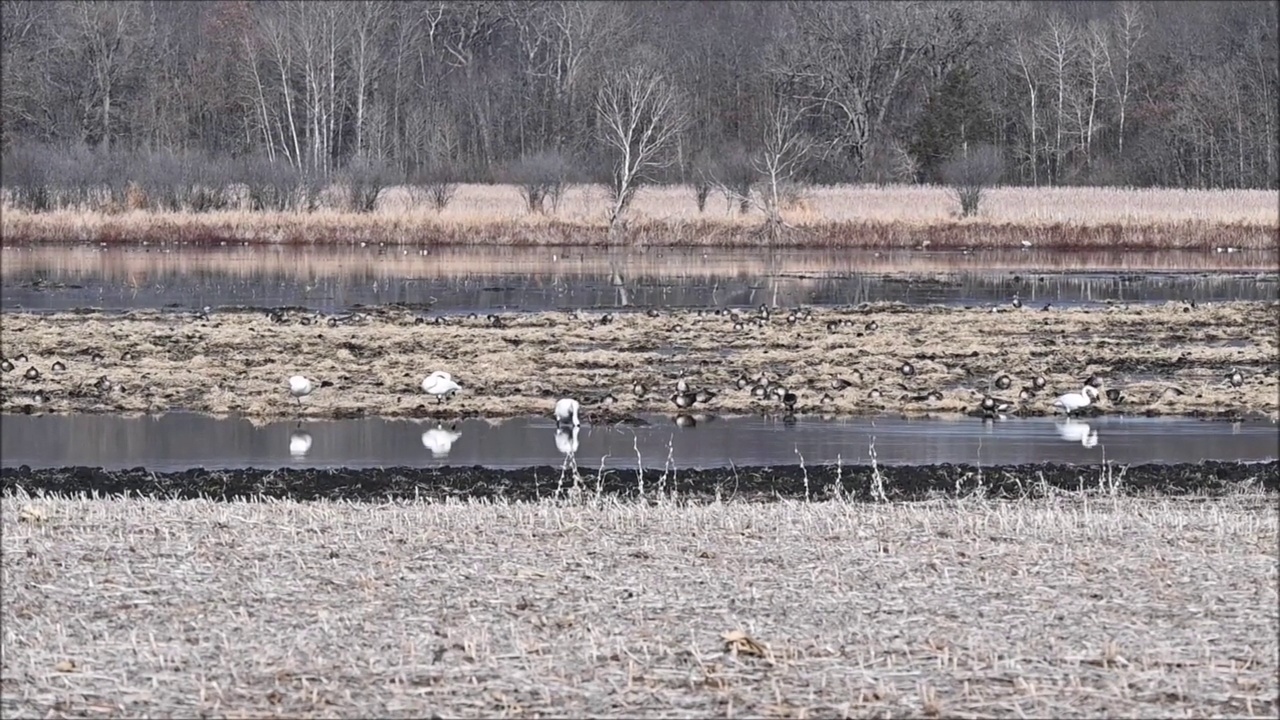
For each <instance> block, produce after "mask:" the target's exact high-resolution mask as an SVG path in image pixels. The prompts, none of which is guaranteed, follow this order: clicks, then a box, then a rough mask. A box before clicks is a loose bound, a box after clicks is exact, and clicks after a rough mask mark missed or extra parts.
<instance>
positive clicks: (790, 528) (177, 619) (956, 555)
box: [0, 494, 1280, 718]
mask: <svg viewBox="0 0 1280 720" xmlns="http://www.w3.org/2000/svg"><path fill="white" fill-rule="evenodd" d="M0 522H2V524H3V526H4V528H5V532H4V533H3V535H2V536H0V538H2V542H3V548H2V549H3V552H2V553H0V563H2V564H3V573H4V578H5V582H4V583H3V584H2V585H0V592H3V603H0V608H2V612H3V623H2V624H0V626H2V627H3V628H4V647H5V672H4V680H3V690H4V697H5V706H6V713H5V714H6V717H13V718H18V717H47V716H49V715H50V714H59V715H76V716H80V715H85V714H90V713H92V714H95V715H97V714H102V715H115V716H135V717H136V716H196V715H201V714H204V715H209V714H212V715H228V716H234V717H266V716H273V717H274V716H288V717H321V716H323V717H423V716H426V715H429V714H433V713H434V714H438V715H440V716H444V717H461V716H467V717H472V716H475V717H495V716H499V715H504V714H516V713H519V714H521V715H525V716H533V717H546V716H577V717H616V716H627V717H637V716H643V717H711V716H722V715H724V716H729V715H746V716H759V717H764V716H778V717H805V716H812V717H882V716H894V717H904V716H912V717H920V716H944V717H1014V716H1019V717H1025V716H1033V717H1098V716H1102V715H1118V716H1127V717H1157V716H1161V717H1163V716H1196V717H1217V716H1236V717H1274V716H1275V714H1276V711H1277V703H1276V698H1277V692H1278V687H1277V672H1276V656H1277V652H1278V647H1277V637H1280V633H1278V632H1277V631H1278V628H1277V627H1276V614H1275V608H1276V603H1277V601H1278V598H1277V593H1276V587H1277V574H1276V563H1275V546H1276V542H1277V523H1276V514H1275V512H1274V508H1273V501H1272V499H1270V498H1262V497H1259V496H1256V495H1239V496H1236V497H1231V498H1225V499H1218V500H1205V499H1202V498H1195V499H1189V500H1175V499H1169V498H1160V499H1138V498H1132V499H1126V498H1121V499H1112V498H1108V497H1098V496H1089V495H1075V494H1071V495H1066V496H1063V495H1056V496H1055V497H1053V498H1051V499H1047V500H1036V501H1021V502H1016V503H1003V502H990V501H977V500H967V501H960V502H956V501H943V502H927V503H912V504H890V505H873V504H845V503H840V502H824V503H793V502H779V503H772V504H736V503H735V504H718V503H717V504H711V505H705V506H684V507H681V506H677V505H675V504H673V503H670V502H658V503H656V504H649V503H637V504H619V503H614V502H605V503H591V502H589V503H585V504H572V505H566V504H558V503H550V502H544V503H538V504H510V505H509V504H502V503H498V504H481V503H465V504H463V503H440V504H412V503H411V504H403V503H387V504H383V505H378V506H373V505H359V504H357V505H349V504H339V503H330V502H312V503H298V502H289V501H284V502H281V501H270V502H234V503H215V502H209V501H156V500H74V501H68V500H51V499H33V498H28V497H23V496H22V495H21V494H17V495H11V496H8V497H5V498H4V499H3V501H0ZM68 618H74V619H75V621H69V620H68Z"/></svg>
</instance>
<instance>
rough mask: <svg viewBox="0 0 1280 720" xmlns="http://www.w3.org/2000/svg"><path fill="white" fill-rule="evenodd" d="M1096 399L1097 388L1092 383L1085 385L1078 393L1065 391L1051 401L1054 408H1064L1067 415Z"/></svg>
mask: <svg viewBox="0 0 1280 720" xmlns="http://www.w3.org/2000/svg"><path fill="white" fill-rule="evenodd" d="M1097 399H1098V389H1097V388H1095V387H1094V386H1092V385H1085V386H1084V387H1083V388H1082V389H1081V390H1080V392H1078V393H1067V394H1065V395H1059V396H1058V399H1056V400H1054V401H1053V406H1054V407H1055V408H1061V409H1062V410H1065V411H1066V413H1067V415H1070V414H1071V413H1073V412H1075V411H1076V410H1080V409H1081V408H1086V407H1088V406H1089V405H1090V404H1091V403H1092V402H1093V401H1094V400H1097Z"/></svg>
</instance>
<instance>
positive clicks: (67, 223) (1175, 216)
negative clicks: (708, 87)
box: [0, 185, 1280, 249]
mask: <svg viewBox="0 0 1280 720" xmlns="http://www.w3.org/2000/svg"><path fill="white" fill-rule="evenodd" d="M407 198H408V193H406V192H404V191H403V190H401V189H395V188H393V189H389V190H388V191H386V193H385V196H384V198H383V200H382V201H381V202H380V207H379V209H378V210H377V211H376V212H374V213H371V214H358V213H352V212H347V211H345V210H342V209H337V208H327V209H322V210H319V211H317V212H313V213H281V212H250V211H244V210H233V211H223V212H214V213H199V214H197V213H183V212H179V213H174V212H153V211H142V210H137V211H131V212H126V213H121V214H108V213H104V212H101V211H94V210H83V211H59V212H50V213H38V214H32V213H28V212H24V211H20V210H17V209H14V208H6V211H5V212H4V213H3V218H0V238H2V239H3V242H5V243H7V244H15V243H18V244H21V243H65V242H90V241H91V242H106V243H114V242H134V241H150V242H162V241H179V242H191V243H222V242H250V243H273V244H291V245H297V244H301V245H306V244H329V243H360V242H373V243H377V242H383V243H391V244H427V245H502V246H547V245H581V246H601V245H606V244H609V239H608V235H607V232H606V223H605V213H606V208H607V201H606V198H605V194H604V192H603V188H601V187H597V186H587V187H578V188H574V189H572V190H571V191H570V192H569V193H567V196H566V198H565V199H564V201H563V202H562V204H561V207H560V208H559V210H558V211H556V212H555V213H554V214H552V215H530V214H528V213H527V212H525V210H524V208H523V206H522V205H521V200H520V196H519V193H518V191H517V190H516V188H515V187H513V186H487V185H468V186H463V187H462V188H461V189H460V190H459V192H458V196H457V198H456V199H455V200H454V202H453V203H451V204H450V206H449V207H448V208H446V209H445V210H444V211H443V212H435V211H432V210H427V209H423V208H421V207H418V206H415V205H413V204H412V203H410V202H409V201H408V200H407ZM954 204H955V203H954V200H953V199H952V198H951V197H950V195H949V191H948V190H946V189H945V188H940V187H913V186H902V187H887V188H880V187H865V186H844V187H834V188H819V189H813V190H811V191H810V193H809V197H808V198H807V199H806V200H804V201H803V203H802V204H801V205H800V206H798V207H795V208H791V209H789V210H787V211H786V213H785V214H784V215H785V218H786V220H787V221H788V222H789V223H790V224H791V225H792V226H794V231H792V232H789V233H787V234H786V236H785V237H783V238H781V239H779V240H775V241H773V242H772V243H770V241H769V240H768V238H767V237H766V236H765V235H764V234H763V233H761V232H760V231H761V222H762V216H761V215H760V214H759V213H758V212H749V213H746V214H739V213H738V212H737V211H736V210H733V211H731V212H729V213H723V212H719V211H716V210H715V209H714V208H711V209H709V210H708V211H706V212H703V213H699V212H698V211H697V208H696V205H695V204H694V202H693V192H692V190H691V189H689V188H683V187H660V188H646V189H644V190H643V191H642V192H641V193H640V194H639V195H638V196H637V199H636V201H635V205H634V206H633V217H632V219H631V221H630V222H629V223H628V227H627V229H626V231H625V233H624V235H623V239H622V240H620V241H617V242H616V243H615V244H622V245H657V246H700V247H734V246H746V247H761V246H765V245H770V244H771V245H772V246H773V247H816V248H821V247H828V248H836V247H839V248H849V247H865V248H880V249H889V248H911V247H920V246H922V245H924V244H925V243H928V247H931V248H934V249H944V248H961V247H972V248H1000V247H1007V248H1018V247H1021V246H1022V242H1023V241H1030V242H1032V243H1033V245H1034V246H1036V247H1041V248H1060V249H1100V248H1112V249H1117V248H1127V249H1137V248H1145V249H1174V248H1195V249H1209V248H1213V247H1220V246H1230V247H1236V248H1244V249H1270V248H1273V247H1274V246H1275V245H1276V243H1277V232H1278V231H1280V216H1278V212H1277V209H1276V203H1275V193H1272V192H1266V191H1187V190H1132V189H1128V190H1126V189H1111V188H1066V189H1064V188H996V189H992V190H991V191H990V192H989V197H988V200H987V205H986V206H985V209H984V211H983V212H982V213H981V214H980V216H979V217H976V218H969V219H963V220H961V219H957V218H956V217H954Z"/></svg>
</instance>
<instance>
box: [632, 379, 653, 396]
mask: <svg viewBox="0 0 1280 720" xmlns="http://www.w3.org/2000/svg"><path fill="white" fill-rule="evenodd" d="M631 392H633V393H635V396H636V397H638V398H642V397H644V396H645V395H646V394H648V392H649V388H647V387H645V386H644V383H642V382H638V383H636V384H635V385H632V386H631Z"/></svg>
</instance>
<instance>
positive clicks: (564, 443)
mask: <svg viewBox="0 0 1280 720" xmlns="http://www.w3.org/2000/svg"><path fill="white" fill-rule="evenodd" d="M556 449H557V450H559V451H560V453H561V454H562V455H573V454H574V453H576V452H578V427H577V426H576V425H575V426H573V427H571V428H563V427H557V428H556Z"/></svg>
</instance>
